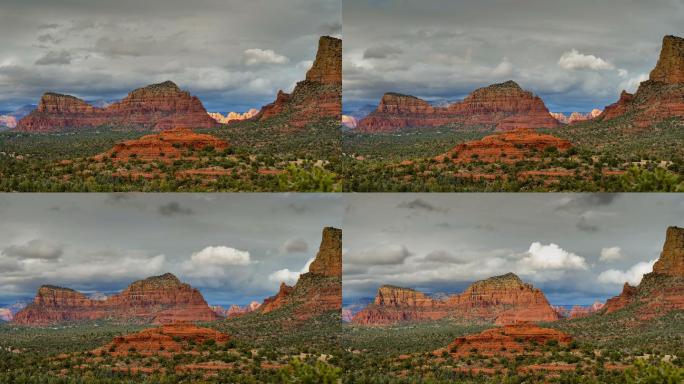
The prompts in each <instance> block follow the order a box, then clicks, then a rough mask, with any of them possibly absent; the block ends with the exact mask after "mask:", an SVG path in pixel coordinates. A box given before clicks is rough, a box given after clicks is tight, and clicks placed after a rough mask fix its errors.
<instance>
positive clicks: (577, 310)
mask: <svg viewBox="0 0 684 384" xmlns="http://www.w3.org/2000/svg"><path fill="white" fill-rule="evenodd" d="M604 306H605V304H604V303H601V302H600V301H596V302H594V304H592V305H587V306H582V305H574V306H573V307H572V308H571V309H570V311H569V312H568V315H567V318H569V319H579V318H582V317H587V316H589V315H591V314H594V313H596V312H598V311H600V310H601V309H603V307H604Z"/></svg>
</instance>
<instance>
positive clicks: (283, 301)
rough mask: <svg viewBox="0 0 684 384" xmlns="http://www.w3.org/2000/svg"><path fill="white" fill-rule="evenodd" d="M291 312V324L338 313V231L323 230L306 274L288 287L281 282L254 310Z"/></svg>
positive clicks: (339, 308)
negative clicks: (274, 293) (278, 288)
mask: <svg viewBox="0 0 684 384" xmlns="http://www.w3.org/2000/svg"><path fill="white" fill-rule="evenodd" d="M277 310H291V311H292V319H293V320H295V321H302V320H307V319H310V318H313V317H316V316H318V315H322V314H324V313H326V312H330V311H336V312H340V313H341V311H342V230H340V229H337V228H331V227H327V228H324V229H323V239H322V241H321V245H320V248H319V250H318V254H317V255H316V257H315V259H314V261H313V262H312V263H311V264H310V265H309V271H308V272H307V273H304V274H302V275H301V276H299V280H297V283H296V284H295V285H294V286H293V287H290V286H288V285H286V284H285V283H282V284H281V285H280V290H279V291H278V293H277V294H276V295H275V296H272V297H269V298H267V299H266V300H264V302H263V304H262V305H261V306H260V307H259V308H258V309H257V310H256V311H257V312H260V313H269V312H274V311H277Z"/></svg>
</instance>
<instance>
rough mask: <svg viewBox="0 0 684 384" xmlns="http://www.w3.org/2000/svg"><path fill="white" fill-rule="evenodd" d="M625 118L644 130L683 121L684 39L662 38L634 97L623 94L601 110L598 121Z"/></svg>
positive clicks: (674, 37) (675, 37)
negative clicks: (656, 56) (653, 62)
mask: <svg viewBox="0 0 684 384" xmlns="http://www.w3.org/2000/svg"><path fill="white" fill-rule="evenodd" d="M621 116H627V117H628V119H629V121H631V123H632V124H633V125H634V126H636V127H637V128H647V127H650V126H651V125H653V124H655V123H658V122H660V121H662V120H664V119H667V118H679V119H682V118H684V39H682V38H681V37H677V36H665V37H664V38H663V44H662V49H661V51H660V58H659V59H658V63H657V64H656V67H655V68H654V69H653V71H651V74H650V76H649V79H648V80H647V81H644V82H642V83H641V84H640V85H639V88H638V89H637V91H636V93H635V94H634V95H631V94H629V93H627V92H625V91H623V92H622V94H621V95H620V100H619V101H618V102H617V103H615V104H612V105H610V106H608V107H606V109H605V110H604V112H603V113H602V114H601V115H600V116H599V117H598V120H601V121H607V120H611V119H614V118H617V117H621Z"/></svg>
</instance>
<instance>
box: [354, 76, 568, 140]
mask: <svg viewBox="0 0 684 384" xmlns="http://www.w3.org/2000/svg"><path fill="white" fill-rule="evenodd" d="M449 125H460V126H465V127H473V128H480V127H483V128H492V127H494V128H496V130H498V131H508V130H513V129H518V128H556V127H559V126H560V123H559V122H558V121H557V120H556V119H555V118H554V117H553V116H551V114H550V113H549V110H548V109H547V108H546V106H545V105H544V102H543V101H542V99H541V98H539V97H538V96H535V95H534V94H532V92H529V91H525V90H523V89H522V88H520V86H519V85H518V84H517V83H516V82H514V81H507V82H505V83H500V84H493V85H490V86H487V87H484V88H479V89H477V90H475V91H474V92H473V93H471V94H470V95H468V96H467V97H466V98H465V99H463V100H462V101H459V102H456V103H453V104H450V105H448V106H446V107H433V106H432V105H430V104H429V103H428V102H427V101H425V100H422V99H420V98H417V97H415V96H409V95H402V94H398V93H386V94H385V95H384V96H383V97H382V99H381V100H380V104H378V107H377V109H376V110H375V111H374V112H372V113H371V114H369V115H368V116H366V117H365V118H363V119H361V120H360V121H359V122H358V125H357V127H356V130H357V131H358V132H369V133H374V132H394V131H397V130H400V129H402V128H412V127H415V128H421V127H439V126H449Z"/></svg>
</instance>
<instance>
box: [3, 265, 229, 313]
mask: <svg viewBox="0 0 684 384" xmlns="http://www.w3.org/2000/svg"><path fill="white" fill-rule="evenodd" d="M216 318H217V315H216V314H215V313H214V312H213V311H212V310H211V309H210V308H209V306H208V305H207V302H206V301H204V298H203V297H202V294H201V293H200V292H199V291H198V290H197V289H195V288H192V287H191V286H189V285H188V284H185V283H182V282H181V281H180V280H178V278H176V276H174V275H172V274H170V273H167V274H164V275H161V276H153V277H150V278H147V279H144V280H139V281H136V282H134V283H132V284H131V285H129V286H128V287H127V288H126V289H124V290H123V291H122V292H121V293H119V294H117V295H113V296H110V297H108V298H107V299H106V300H91V299H88V298H87V297H85V295H83V294H82V293H80V292H76V291H74V290H72V289H69V288H61V287H55V286H51V285H44V286H42V287H40V289H39V290H38V293H37V295H36V297H35V299H34V301H33V303H32V304H30V305H29V306H27V307H26V308H24V309H23V310H21V311H20V312H19V313H17V314H16V316H15V317H14V320H13V321H14V322H15V323H17V324H25V325H49V324H56V323H62V322H71V321H83V320H97V319H112V320H119V321H133V322H140V323H156V324H168V323H173V322H176V321H212V320H215V319H216Z"/></svg>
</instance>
